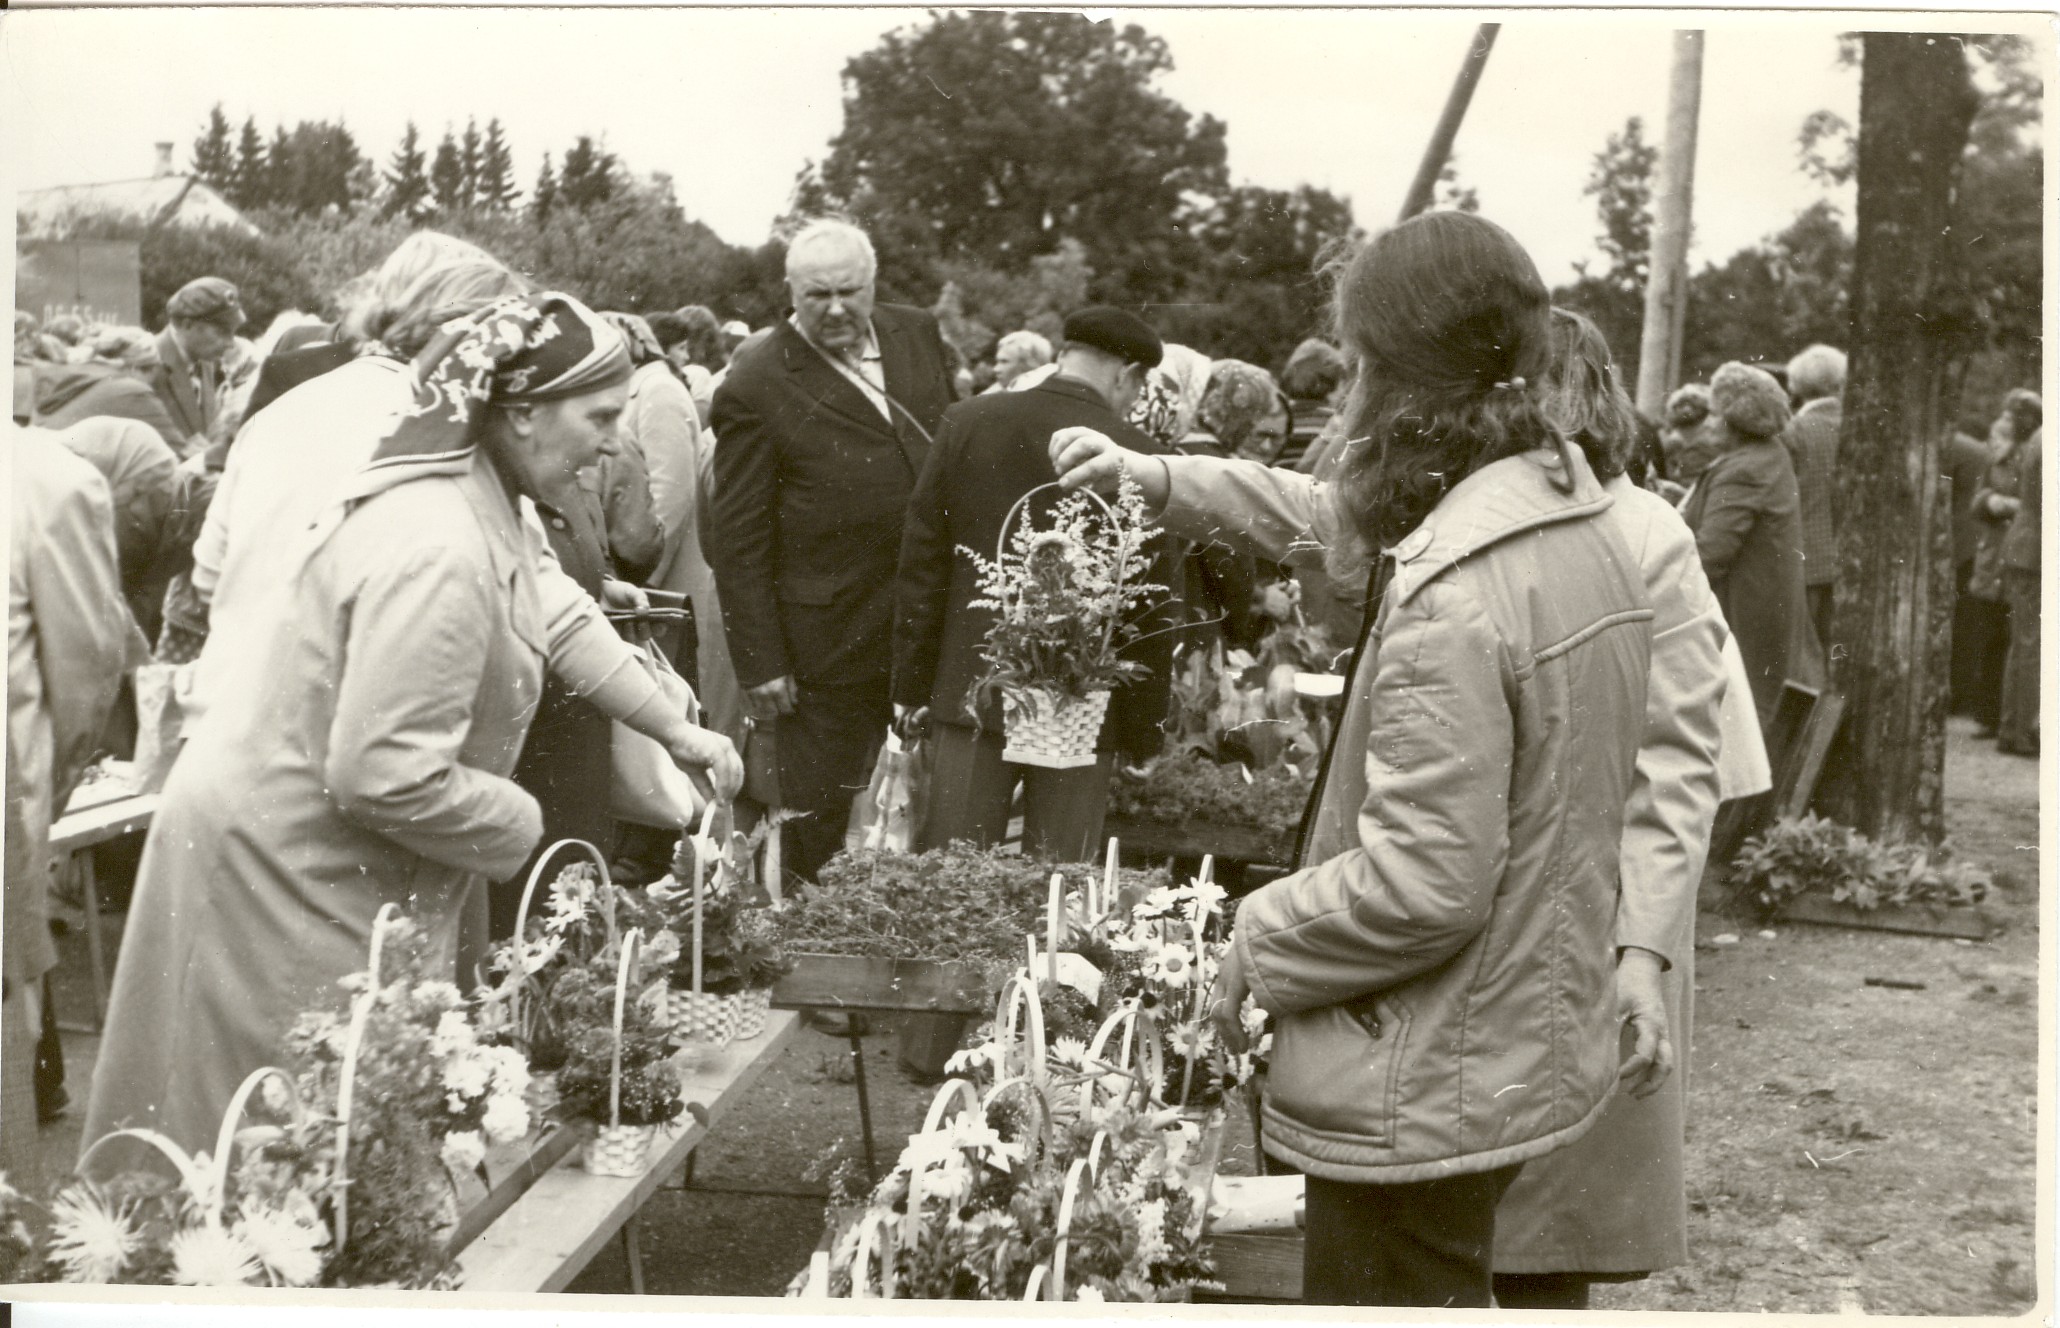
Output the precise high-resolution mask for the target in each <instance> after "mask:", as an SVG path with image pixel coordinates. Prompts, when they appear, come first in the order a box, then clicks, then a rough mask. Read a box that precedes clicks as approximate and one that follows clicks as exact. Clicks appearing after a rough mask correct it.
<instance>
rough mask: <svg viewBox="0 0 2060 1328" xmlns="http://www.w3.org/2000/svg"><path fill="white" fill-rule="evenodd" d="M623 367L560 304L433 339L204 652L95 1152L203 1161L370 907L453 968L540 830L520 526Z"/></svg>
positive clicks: (514, 311) (347, 961) (115, 1020)
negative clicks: (197, 703)
mask: <svg viewBox="0 0 2060 1328" xmlns="http://www.w3.org/2000/svg"><path fill="white" fill-rule="evenodd" d="M629 373H630V363H629V354H628V351H627V349H626V348H625V346H624V345H623V342H622V338H621V336H620V335H619V334H617V333H616V332H615V330H614V329H613V328H611V327H610V326H608V324H607V323H605V322H604V321H602V320H601V319H600V317H599V316H598V315H596V314H594V313H592V312H591V311H590V310H588V309H586V308H585V307H584V306H582V305H580V304H579V303H578V302H577V301H575V300H573V299H571V298H570V297H569V296H565V295H561V294H557V293H555V292H553V293H545V294H541V295H534V296H514V297H510V298H508V299H505V300H501V301H498V302H496V303H494V304H492V305H489V306H488V307H487V308H485V309H483V310H481V311H480V312H478V313H477V314H475V315H473V316H472V317H470V318H466V319H463V320H460V321H457V322H454V323H452V324H450V325H448V326H446V327H445V328H444V329H443V330H442V331H441V332H440V333H439V334H438V335H437V337H436V339H435V340H434V341H433V342H432V343H431V344H430V345H429V346H428V347H427V348H426V349H425V350H424V351H423V352H422V353H421V355H419V356H418V357H417V358H416V360H415V362H414V364H413V366H412V370H411V373H410V375H409V378H408V381H409V383H410V387H411V390H410V393H409V396H408V400H407V402H406V403H405V404H404V406H403V407H402V408H401V409H400V410H398V411H397V412H395V414H394V415H393V416H392V417H390V418H389V419H388V420H387V421H386V423H385V425H384V427H383V428H382V430H381V433H380V436H378V437H377V439H376V441H375V442H374V443H373V444H372V445H371V446H370V447H367V448H366V449H365V453H368V454H369V463H368V464H365V465H363V466H360V467H358V468H357V469H356V470H355V471H354V472H353V473H352V474H350V475H349V477H348V478H347V479H346V480H345V481H344V482H343V483H342V484H340V485H337V486H335V487H334V488H332V489H331V490H330V491H329V492H328V493H326V494H325V495H324V501H323V502H322V503H321V504H320V505H319V510H318V513H317V515H316V517H315V519H314V521H313V522H312V523H311V524H309V523H301V525H300V528H299V530H298V531H296V532H295V537H294V539H293V541H292V544H291V546H290V547H289V548H286V549H283V550H281V551H280V558H281V560H282V563H283V567H282V570H283V571H284V573H285V575H284V576H283V577H282V578H281V580H282V586H281V590H282V592H283V593H280V594H278V595H277V596H275V597H272V598H270V599H268V600H267V601H266V603H265V607H267V608H268V609H270V610H272V611H271V612H267V613H266V614H264V616H263V617H262V618H261V619H259V620H255V621H253V620H250V619H248V618H243V617H235V618H232V619H228V620H223V621H218V622H217V625H216V630H217V633H218V635H217V636H216V637H215V639H214V645H215V646H216V649H213V650H210V651H209V657H210V660H212V659H214V658H215V657H216V656H217V655H218V654H219V656H220V658H222V659H223V660H225V661H228V662H229V663H230V665H231V666H232V667H231V668H230V669H229V670H227V671H225V674H224V677H223V679H222V681H223V684H224V685H223V686H221V687H220V688H219V689H216V690H215V691H214V692H213V694H212V696H211V704H210V705H209V706H208V708H207V710H206V712H205V714H204V716H203V718H202V720H201V722H200V723H199V724H198V725H197V726H195V727H194V729H193V730H192V731H191V732H190V733H189V734H188V738H187V744H186V748H185V751H184V752H183V753H182V754H181V756H180V759H179V761H178V763H177V764H176V765H175V766H174V767H173V769H172V774H171V777H170V779H169V781H168V782H167V783H166V785H165V788H164V791H163V794H162V797H161V801H160V805H159V808H158V812H157V819H156V822H155V824H154V825H153V827H152V830H151V834H150V839H149V842H148V845H147V847H146V848H145V850H144V857H143V868H142V872H141V874H140V877H139V880H138V883H137V887H136V895H135V901H134V903H133V905H132V907H131V910H130V926H129V930H128V936H129V940H128V942H127V944H126V945H125V947H124V953H123V956H122V964H121V966H120V968H119V970H118V972H117V974H116V979H115V988H114V994H113V999H112V1003H111V1008H110V1011H109V1015H108V1022H107V1030H106V1035H105V1040H104V1041H103V1043H102V1045H101V1051H100V1058H99V1063H98V1065H97V1066H96V1067H95V1076H94V1083H93V1094H92V1100H91V1103H90V1105H89V1106H88V1109H87V1114H86V1129H85V1134H84V1137H85V1138H86V1139H87V1140H89V1141H91V1140H94V1139H97V1138H99V1137H100V1136H101V1135H102V1134H104V1133H106V1132H108V1131H109V1130H111V1129H114V1128H116V1127H118V1126H122V1125H134V1126H146V1127H149V1128H152V1129H155V1130H158V1131H160V1132H162V1133H164V1134H166V1135H167V1136H169V1137H170V1138H171V1139H173V1140H174V1141H176V1142H178V1143H179V1144H181V1145H182V1146H184V1147H185V1148H187V1149H188V1150H196V1149H199V1148H202V1147H204V1146H206V1145H207V1144H208V1142H209V1141H210V1140H211V1139H212V1137H213V1135H214V1132H215V1129H216V1127H217V1126H218V1125H219V1123H220V1120H221V1115H222V1111H223V1108H224V1107H225V1105H226V1104H227V1102H228V1099H229V1097H230V1095H231V1093H232V1092H233V1091H234V1090H235V1087H236V1085H237V1084H238V1083H239V1082H240V1081H241V1080H242V1079H243V1077H244V1076H245V1075H247V1074H248V1073H249V1072H250V1071H251V1070H252V1069H255V1068H256V1067H258V1066H260V1065H264V1064H267V1063H269V1062H271V1061H273V1060H274V1058H276V1057H277V1056H278V1055H279V1053H280V1042H281V1039H282V1037H283V1035H284V1033H285V1032H286V1030H287V1028H288V1026H289V1025H290V1024H291V1023H292V1021H293V1019H294V1018H295V1016H296V1014H297V1013H298V1012H299V1011H301V1010H305V1009H311V1008H323V1007H331V1006H335V1005H336V1004H338V1003H339V1001H340V998H341V996H342V993H341V991H340V990H339V988H338V985H337V984H338V980H339V979H341V978H343V977H345V976H347V975H348V974H350V973H353V972H355V971H358V970H359V969H361V968H362V967H363V966H364V963H365V954H366V947H367V945H368V943H369V941H370V937H371V932H372V927H373V922H374V918H375V916H376V915H377V913H378V912H379V910H380V908H381V907H382V906H383V905H385V904H388V903H394V904H398V905H400V906H401V908H402V909H403V910H404V911H405V912H406V913H408V914H409V915H410V916H412V917H413V918H414V919H415V921H416V922H417V923H418V925H419V926H420V927H421V928H422V929H423V931H424V933H425V936H426V938H427V941H428V944H429V945H430V947H431V949H430V953H431V955H432V972H434V971H435V970H434V965H435V963H436V962H438V961H440V962H441V964H442V965H443V966H444V968H445V970H446V973H447V976H449V977H452V978H455V977H457V976H458V974H457V972H456V969H455V968H454V967H452V964H453V955H454V947H455V942H456V934H457V929H458V923H459V917H460V913H461V911H462V908H463V906H464V903H465V900H466V898H467V896H468V895H469V894H471V893H472V891H473V889H474V887H475V886H476V885H477V884H478V883H479V882H480V881H482V880H493V879H502V878H505V877H507V876H508V875H510V874H511V873H513V872H514V871H515V869H516V868H517V867H519V866H520V865H521V864H522V862H523V861H524V859H526V858H527V857H528V856H529V854H530V852H531V851H532V850H533V849H534V848H535V847H536V844H537V841H538V839H539V837H540V836H541V834H542V833H543V824H542V820H541V817H540V815H539V812H538V808H537V803H536V800H535V799H534V798H533V797H531V796H530V795H529V794H528V793H526V792H524V791H523V790H522V789H521V788H520V787H519V786H518V785H516V784H515V783H514V782H513V781H512V780H510V779H509V774H510V772H511V771H512V770H513V768H514V765H515V759H516V754H517V752H518V750H519V749H520V747H521V745H522V741H523V737H524V734H525V733H526V732H527V730H528V728H529V724H530V718H531V715H532V714H533V712H534V711H535V708H536V702H537V694H538V690H539V686H540V684H541V680H542V673H543V667H544V656H545V654H546V642H547V641H548V640H549V635H550V632H551V629H552V626H553V624H552V623H551V622H550V621H549V620H548V619H547V617H546V615H545V612H544V610H543V607H542V602H541V598H540V594H539V576H538V568H539V565H540V564H541V562H542V561H543V557H544V542H543V539H542V536H541V534H540V532H539V531H538V530H537V528H536V525H535V524H534V522H533V521H532V520H531V519H529V518H528V517H527V516H526V511H527V509H528V507H529V505H530V504H531V503H533V502H535V501H538V500H540V499H542V498H544V497H545V496H547V495H548V494H550V493H552V492H554V491H555V486H557V485H559V484H562V483H564V482H565V480H566V478H567V477H568V476H571V475H573V474H575V473H576V472H577V471H578V470H579V469H580V468H581V467H584V466H588V465H591V464H592V463H593V462H594V461H595V460H596V459H597V458H598V457H599V456H600V455H602V454H603V453H605V452H607V451H609V450H612V449H613V448H614V447H615V446H616V442H615V429H616V420H617V418H618V417H619V416H620V414H621V412H622V406H623V401H624V399H625V397H626V396H627V392H628V386H627V385H628V379H629ZM725 746H726V744H725ZM712 754H713V750H712V749H711V755H712ZM711 764H716V762H711ZM722 764H725V765H726V766H727V767H728V768H727V769H725V770H723V771H722V772H721V773H720V774H719V775H718V779H719V781H720V782H721V783H722V784H724V785H727V786H728V787H729V788H732V789H733V788H734V787H735V784H736V782H737V779H738V778H739V777H740V775H741V772H740V771H739V770H738V769H736V768H735V758H734V754H733V753H731V754H729V755H728V757H727V759H726V761H725V762H722ZM108 1161H109V1163H110V1164H114V1165H119V1159H115V1158H110V1159H108Z"/></svg>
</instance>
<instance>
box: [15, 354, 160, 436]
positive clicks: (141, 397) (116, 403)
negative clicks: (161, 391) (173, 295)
mask: <svg viewBox="0 0 2060 1328" xmlns="http://www.w3.org/2000/svg"><path fill="white" fill-rule="evenodd" d="M86 350H87V358H86V359H85V360H84V361H83V362H81V363H79V364H67V365H49V366H47V367H44V368H41V369H38V370H37V373H36V413H35V416H34V417H33V419H32V420H31V421H30V422H31V423H33V424H34V425H35V426H36V427H37V428H39V429H62V428H65V427H67V426H68V425H71V424H75V423H77V422H78V421H80V420H83V419H90V418H92V417H93V416H95V415H113V416H116V417H118V418H120V419H125V420H135V421H137V422H138V423H141V424H147V425H149V426H150V427H151V429H152V430H153V431H155V432H156V434H157V436H158V437H159V438H162V439H164V440H165V442H166V443H167V444H168V445H169V443H170V441H171V440H172V439H173V438H174V437H176V436H177V434H178V428H177V426H176V425H174V424H173V423H172V417H171V415H170V413H169V412H167V411H166V410H165V405H164V402H163V401H161V400H159V399H158V395H157V392H156V390H155V389H154V388H152V387H151V385H150V374H151V371H152V370H153V369H155V368H156V367H157V338H156V336H154V335H153V334H151V333H149V332H145V331H144V330H143V329H142V328H140V327H103V328H101V329H100V331H99V332H97V333H95V334H94V336H93V339H92V340H91V341H89V342H87V343H86Z"/></svg>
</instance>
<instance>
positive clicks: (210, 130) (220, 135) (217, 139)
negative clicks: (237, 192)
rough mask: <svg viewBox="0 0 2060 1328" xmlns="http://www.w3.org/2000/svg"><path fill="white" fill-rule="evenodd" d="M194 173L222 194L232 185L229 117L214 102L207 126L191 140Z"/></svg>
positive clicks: (233, 153)
mask: <svg viewBox="0 0 2060 1328" xmlns="http://www.w3.org/2000/svg"><path fill="white" fill-rule="evenodd" d="M193 173H194V174H195V175H197V176H199V177H200V179H201V180H202V181H203V182H204V183H206V184H210V185H213V186H214V187H215V188H216V189H217V190H219V191H220V192H222V193H223V194H225V195H226V194H227V193H228V192H229V191H230V190H231V189H232V188H234V187H235V180H236V149H235V147H234V146H233V145H232V144H231V142H230V139H229V117H228V116H226V115H223V114H222V103H220V102H216V103H215V105H214V109H213V110H211V111H209V112H208V113H207V128H206V129H205V130H204V131H202V133H201V135H200V137H199V138H196V139H194V140H193Z"/></svg>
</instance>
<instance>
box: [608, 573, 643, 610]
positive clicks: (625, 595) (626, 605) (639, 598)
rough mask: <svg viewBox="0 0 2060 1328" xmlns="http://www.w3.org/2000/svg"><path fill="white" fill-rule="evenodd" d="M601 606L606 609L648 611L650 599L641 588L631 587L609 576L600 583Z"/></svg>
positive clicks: (625, 582) (627, 583)
mask: <svg viewBox="0 0 2060 1328" xmlns="http://www.w3.org/2000/svg"><path fill="white" fill-rule="evenodd" d="M601 606H602V607H603V608H608V609H638V610H642V609H648V608H650V607H651V597H650V596H649V595H646V594H645V593H644V590H643V587H642V586H633V585H631V584H630V583H629V582H627V581H618V580H616V579H615V578H614V577H612V576H611V577H609V578H608V579H607V580H605V581H603V582H601Z"/></svg>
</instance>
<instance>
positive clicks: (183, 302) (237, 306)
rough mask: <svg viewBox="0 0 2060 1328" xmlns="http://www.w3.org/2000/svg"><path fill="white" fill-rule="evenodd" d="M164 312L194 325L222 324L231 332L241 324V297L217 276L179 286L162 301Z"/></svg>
mask: <svg viewBox="0 0 2060 1328" xmlns="http://www.w3.org/2000/svg"><path fill="white" fill-rule="evenodd" d="M165 313H166V314H167V315H169V316H170V317H173V318H178V319H190V320H193V321H195V322H203V323H224V324H227V325H228V327H229V330H230V331H232V332H233V331H235V330H236V329H237V328H239V327H242V326H243V323H244V318H243V298H242V296H240V295H239V294H238V293H237V291H236V288H235V287H234V286H232V285H230V284H229V283H228V282H226V281H224V280H222V279H221V278H220V277H201V278H199V279H197V280H194V281H189V282H187V283H186V284H185V285H183V286H181V287H179V290H178V293H177V294H175V295H173V296H172V298H171V299H169V300H167V301H166V302H165Z"/></svg>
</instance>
